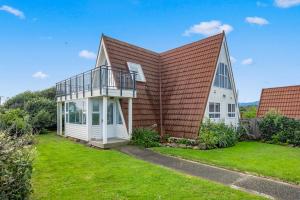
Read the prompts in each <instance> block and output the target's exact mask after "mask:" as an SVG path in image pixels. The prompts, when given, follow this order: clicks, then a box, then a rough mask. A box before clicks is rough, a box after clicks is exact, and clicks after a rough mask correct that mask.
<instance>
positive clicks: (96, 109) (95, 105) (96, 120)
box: [92, 100, 100, 125]
mask: <svg viewBox="0 0 300 200" xmlns="http://www.w3.org/2000/svg"><path fill="white" fill-rule="evenodd" d="M92 125H100V103H99V100H93V102H92Z"/></svg>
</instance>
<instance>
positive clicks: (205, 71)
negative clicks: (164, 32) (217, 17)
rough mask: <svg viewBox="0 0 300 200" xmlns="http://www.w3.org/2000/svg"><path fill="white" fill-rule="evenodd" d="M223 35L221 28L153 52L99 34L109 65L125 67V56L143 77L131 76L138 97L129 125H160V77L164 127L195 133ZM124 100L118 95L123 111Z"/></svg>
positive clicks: (176, 132) (181, 134) (184, 133)
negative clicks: (134, 78)
mask: <svg viewBox="0 0 300 200" xmlns="http://www.w3.org/2000/svg"><path fill="white" fill-rule="evenodd" d="M223 38H224V33H221V34H218V35H215V36H211V37H208V38H205V39H203V40H200V41H197V42H194V43H191V44H187V45H184V46H182V47H179V48H175V49H172V50H169V51H166V52H163V53H156V52H153V51H150V50H147V49H144V48H140V47H137V46H134V45H131V44H128V43H125V42H122V41H119V40H116V39H113V38H109V37H107V36H103V40H104V44H105V47H106V49H107V53H108V57H109V60H110V62H111V65H112V67H114V66H116V67H119V68H122V69H124V70H128V67H127V62H128V61H129V62H134V63H139V64H141V65H142V67H143V71H144V75H145V78H146V80H147V81H146V83H143V82H137V92H138V97H137V99H134V100H133V116H134V117H133V126H134V127H145V126H151V125H153V124H157V125H158V126H159V125H160V120H161V119H160V94H159V91H160V83H161V91H162V98H161V100H162V113H163V114H162V121H163V129H164V131H165V133H168V134H171V135H172V136H176V137H187V138H195V137H197V136H198V130H199V127H200V123H201V121H202V118H203V115H204V112H205V107H206V103H207V99H208V96H209V91H210V88H211V84H212V81H213V77H214V73H215V70H216V64H217V59H218V57H219V52H220V50H221V44H222V41H223ZM160 80H161V82H160ZM125 101H126V100H122V102H121V106H122V110H123V113H124V115H125V117H127V104H126V102H125Z"/></svg>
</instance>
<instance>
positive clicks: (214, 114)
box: [208, 102, 221, 119]
mask: <svg viewBox="0 0 300 200" xmlns="http://www.w3.org/2000/svg"><path fill="white" fill-rule="evenodd" d="M211 108H213V109H212V110H211ZM208 117H209V118H210V119H220V118H221V103H219V102H209V104H208Z"/></svg>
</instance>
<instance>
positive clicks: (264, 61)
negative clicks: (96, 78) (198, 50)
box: [0, 0, 300, 102]
mask: <svg viewBox="0 0 300 200" xmlns="http://www.w3.org/2000/svg"><path fill="white" fill-rule="evenodd" d="M223 30H224V31H225V32H226V37H227V42H228V46H229V53H230V56H231V59H232V65H233V73H234V78H235V83H236V87H237V89H238V94H239V101H240V102H250V101H257V100H259V96H260V92H261V89H262V88H266V87H277V86H287V85H300V59H299V58H300V0H260V1H255V0H253V1H250V0H248V1H245V0H210V1H208V0H207V1H204V0H203V1H197V0H195V1H192V0H185V1H183V0H169V1H167V0H157V1H153V0H152V1H151V0H122V1H121V0H119V1H117V0H107V1H104V0H86V1H84V0H80V1H74V0H18V1H17V0H0V96H5V97H11V96H13V95H15V94H17V93H20V92H23V91H26V90H33V91H35V90H41V89H45V88H48V87H51V86H54V85H55V83H56V82H58V81H61V80H64V79H65V78H68V77H70V76H72V75H76V74H78V73H81V72H83V71H85V70H88V69H91V68H93V67H94V66H95V60H96V59H95V57H96V53H97V50H98V46H99V40H100V37H101V34H102V33H103V34H105V35H108V36H111V37H114V38H117V39H120V40H123V41H126V42H129V43H132V44H135V45H138V46H141V47H144V48H147V49H150V50H153V51H157V52H162V51H165V50H168V49H171V48H175V47H178V46H181V45H184V44H187V43H190V42H193V41H196V40H200V39H203V38H205V37H208V36H210V35H213V34H216V33H218V32H220V31H223Z"/></svg>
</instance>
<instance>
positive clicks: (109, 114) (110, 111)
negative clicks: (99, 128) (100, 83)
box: [107, 102, 114, 124]
mask: <svg viewBox="0 0 300 200" xmlns="http://www.w3.org/2000/svg"><path fill="white" fill-rule="evenodd" d="M113 123H114V104H113V103H112V102H109V103H108V105H107V124H113Z"/></svg>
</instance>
